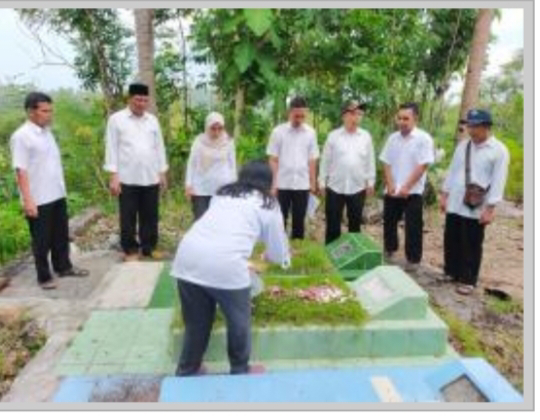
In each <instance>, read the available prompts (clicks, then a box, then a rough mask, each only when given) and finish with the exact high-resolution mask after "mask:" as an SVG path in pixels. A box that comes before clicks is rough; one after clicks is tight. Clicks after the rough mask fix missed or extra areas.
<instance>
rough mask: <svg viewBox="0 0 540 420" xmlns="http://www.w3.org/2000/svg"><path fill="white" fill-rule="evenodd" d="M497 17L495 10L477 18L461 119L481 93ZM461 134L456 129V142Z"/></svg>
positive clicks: (479, 13)
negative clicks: (494, 19) (488, 48)
mask: <svg viewBox="0 0 540 420" xmlns="http://www.w3.org/2000/svg"><path fill="white" fill-rule="evenodd" d="M494 16H495V13H494V10H493V9H480V10H479V11H478V16H477V18H476V24H475V27H474V33H473V38H472V41H471V49H470V53H469V63H468V66H467V73H466V76H465V85H464V86H463V96H462V99H461V108H460V111H459V116H460V118H465V117H466V115H467V112H468V111H469V110H470V109H471V108H473V107H474V106H475V105H476V103H477V101H478V95H479V92H480V79H481V76H482V70H483V68H484V64H485V59H486V51H487V47H488V43H489V40H490V34H491V22H492V21H493V17H494ZM460 137H461V136H460V134H459V132H458V130H457V128H456V136H455V138H456V141H458V140H459V138H460Z"/></svg>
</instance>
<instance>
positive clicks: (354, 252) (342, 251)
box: [326, 233, 383, 280]
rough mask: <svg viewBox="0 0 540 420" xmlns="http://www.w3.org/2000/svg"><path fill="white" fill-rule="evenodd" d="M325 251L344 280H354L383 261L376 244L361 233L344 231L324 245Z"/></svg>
mask: <svg viewBox="0 0 540 420" xmlns="http://www.w3.org/2000/svg"><path fill="white" fill-rule="evenodd" d="M326 253H327V255H328V257H329V259H330V261H332V263H333V265H334V266H335V267H336V269H337V270H339V272H340V274H341V275H342V276H343V278H344V279H345V280H354V279H356V278H357V277H359V276H360V275H362V274H363V273H365V272H366V271H368V270H371V269H373V268H375V267H377V266H379V265H381V264H382V263H383V257H382V252H381V250H380V248H379V246H378V244H377V243H376V242H375V241H374V240H373V239H371V238H370V237H369V236H368V235H365V234H363V233H346V234H344V235H341V236H340V237H339V238H338V239H336V240H335V241H334V242H332V243H330V244H328V245H327V246H326Z"/></svg>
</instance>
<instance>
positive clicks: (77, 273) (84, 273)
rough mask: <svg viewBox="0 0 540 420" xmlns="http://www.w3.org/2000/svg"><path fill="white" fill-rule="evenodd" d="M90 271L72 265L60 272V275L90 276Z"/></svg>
mask: <svg viewBox="0 0 540 420" xmlns="http://www.w3.org/2000/svg"><path fill="white" fill-rule="evenodd" d="M89 274H90V271H88V270H86V269H84V268H77V267H71V268H70V269H69V270H66V271H63V272H61V273H58V276H59V277H88V275H89Z"/></svg>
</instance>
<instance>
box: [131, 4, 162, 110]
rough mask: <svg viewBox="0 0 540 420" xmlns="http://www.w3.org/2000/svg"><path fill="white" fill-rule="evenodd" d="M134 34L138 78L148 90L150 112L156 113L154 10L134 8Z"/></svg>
mask: <svg viewBox="0 0 540 420" xmlns="http://www.w3.org/2000/svg"><path fill="white" fill-rule="evenodd" d="M133 13H134V15H135V36H136V38H137V57H138V61H139V79H140V81H141V82H142V83H145V84H146V85H148V88H149V90H150V108H149V110H150V112H151V113H153V114H155V115H157V105H156V83H155V77H154V10H153V9H135V10H134V11H133Z"/></svg>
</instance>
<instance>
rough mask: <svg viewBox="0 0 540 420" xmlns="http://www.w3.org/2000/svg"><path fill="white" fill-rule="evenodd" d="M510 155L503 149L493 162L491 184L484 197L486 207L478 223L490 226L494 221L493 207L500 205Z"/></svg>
mask: <svg viewBox="0 0 540 420" xmlns="http://www.w3.org/2000/svg"><path fill="white" fill-rule="evenodd" d="M509 163H510V155H509V153H508V150H507V149H506V148H503V150H502V153H501V156H500V157H499V159H497V161H496V162H495V167H494V168H493V176H492V182H491V184H490V188H489V191H488V193H487V195H486V207H485V208H484V210H483V212H482V215H481V216H480V223H482V224H486V225H487V224H490V223H491V222H493V220H494V219H495V206H496V205H497V204H498V203H500V202H501V201H502V199H503V197H504V188H505V186H506V178H507V176H508V165H509Z"/></svg>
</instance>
